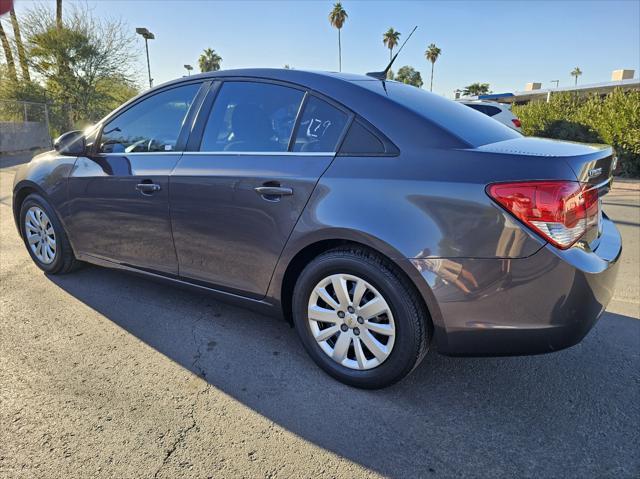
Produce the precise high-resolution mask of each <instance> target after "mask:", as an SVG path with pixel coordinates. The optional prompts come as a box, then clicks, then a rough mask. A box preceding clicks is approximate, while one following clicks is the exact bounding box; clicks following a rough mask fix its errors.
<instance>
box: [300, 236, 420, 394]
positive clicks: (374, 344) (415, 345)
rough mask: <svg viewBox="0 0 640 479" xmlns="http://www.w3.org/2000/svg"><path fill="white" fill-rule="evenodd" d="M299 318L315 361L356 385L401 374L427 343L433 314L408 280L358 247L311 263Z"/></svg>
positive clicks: (384, 382) (370, 385) (383, 382)
mask: <svg viewBox="0 0 640 479" xmlns="http://www.w3.org/2000/svg"><path fill="white" fill-rule="evenodd" d="M293 319H294V323H295V326H296V329H297V332H298V335H299V336H300V339H301V340H302V343H303V345H304V347H305V349H306V350H307V352H308V353H309V355H310V356H311V357H312V359H313V360H314V361H315V362H316V364H318V366H320V367H321V368H322V369H323V370H324V371H326V372H327V373H328V374H330V375H331V376H333V377H334V378H336V379H338V380H339V381H342V382H343V383H346V384H349V385H351V386H355V387H361V388H367V389H375V388H382V387H385V386H388V385H390V384H393V383H395V382H396V381H398V380H400V379H402V378H403V377H404V376H406V375H407V374H409V373H410V372H411V371H412V370H413V369H414V368H415V367H416V366H417V365H418V364H419V363H420V361H421V360H422V358H423V357H424V355H425V353H426V351H427V346H428V342H429V337H428V336H429V328H428V315H427V312H426V311H425V310H424V306H423V305H422V302H421V301H420V300H419V298H418V296H417V293H416V292H415V291H414V289H413V288H412V286H411V285H410V284H409V283H408V280H407V279H406V278H404V277H403V276H402V275H401V274H399V273H398V272H396V270H395V268H394V267H392V266H391V265H390V264H388V263H387V262H386V261H385V260H384V259H382V258H380V257H379V256H377V255H376V254H374V253H371V252H369V251H367V250H364V249H359V248H341V249H336V250H332V251H328V252H326V253H324V254H322V255H320V256H318V257H317V258H315V259H314V260H313V261H311V262H310V263H309V264H308V265H307V266H306V268H305V269H304V270H303V272H302V273H301V275H300V277H299V278H298V281H297V283H296V287H295V289H294V297H293Z"/></svg>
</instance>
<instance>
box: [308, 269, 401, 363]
mask: <svg viewBox="0 0 640 479" xmlns="http://www.w3.org/2000/svg"><path fill="white" fill-rule="evenodd" d="M308 321H309V327H310V328H311V333H312V334H313V337H314V338H315V340H316V341H317V342H318V345H319V346H320V347H321V348H322V350H323V351H324V352H325V354H327V356H329V357H330V358H331V359H333V360H334V361H335V362H337V363H339V364H341V365H343V366H346V367H348V368H351V369H359V370H364V369H372V368H375V367H376V366H379V365H380V364H382V363H383V362H384V361H385V360H386V359H387V358H388V357H389V354H391V350H392V349H393V343H394V341H395V335H396V327H395V323H394V322H393V314H391V308H389V305H388V304H387V301H386V300H385V299H384V297H383V296H382V295H381V294H380V293H379V292H378V290H377V289H375V288H374V287H373V286H371V285H370V284H369V283H367V282H366V281H365V280H363V279H362V278H358V277H357V276H353V275H350V274H334V275H331V276H328V277H326V278H324V279H323V280H322V281H320V282H319V283H318V284H317V285H316V286H315V288H313V292H312V293H311V297H310V298H309V308H308Z"/></svg>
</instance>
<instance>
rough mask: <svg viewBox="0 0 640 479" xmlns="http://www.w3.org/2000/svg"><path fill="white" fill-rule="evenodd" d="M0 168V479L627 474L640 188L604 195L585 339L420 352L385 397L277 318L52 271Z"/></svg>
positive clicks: (638, 326)
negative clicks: (605, 263)
mask: <svg viewBox="0 0 640 479" xmlns="http://www.w3.org/2000/svg"><path fill="white" fill-rule="evenodd" d="M26 158H27V156H26V155H22V156H5V157H3V158H0V384H1V388H0V477H3V478H5V477H9V478H11V477H43V478H46V477H52V478H53V477H56V478H59V477H64V478H75V477H118V478H130V477H149V478H151V477H158V478H178V477H203V478H204V477H220V478H222V477H225V478H226V477H248V478H259V477H269V478H272V477H336V478H343V477H344V478H353V477H380V476H388V477H412V478H414V477H427V478H432V477H434V478H435V477H463V476H465V477H581V478H582V477H615V478H626V477H629V478H630V477H639V476H640V454H639V450H638V449H639V444H640V320H639V318H640V304H639V296H640V283H639V282H640V279H639V278H640V271H639V268H640V257H639V256H640V190H639V189H638V187H637V186H638V183H633V182H625V183H622V182H621V183H619V184H618V186H617V187H616V188H615V189H614V191H613V192H612V193H611V194H610V195H608V197H607V199H606V201H605V211H606V212H607V213H608V214H609V215H610V216H611V217H612V218H613V219H614V220H615V221H616V222H617V223H618V226H619V228H620V231H621V233H622V235H623V240H624V246H625V250H624V254H623V257H622V260H621V262H622V264H621V268H620V273H619V278H618V283H617V287H616V294H615V298H614V301H613V302H612V303H611V305H610V307H609V310H608V312H607V313H605V314H604V316H603V317H602V319H601V320H600V321H599V322H598V324H597V325H596V327H595V328H594V330H593V331H592V332H591V333H590V334H589V335H588V336H587V337H586V338H585V340H584V341H583V342H582V343H580V344H579V345H577V346H575V347H573V348H570V349H568V350H565V351H561V352H557V353H554V354H549V355H543V356H533V357H515V358H478V359H468V358H467V359H465V358H448V357H443V356H439V355H437V354H433V353H429V354H428V355H427V357H426V358H425V360H424V362H423V363H422V365H421V366H420V367H419V368H418V369H417V370H416V371H414V373H413V374H412V375H411V376H410V377H409V378H407V379H406V380H404V381H402V382H401V383H399V384H397V385H396V386H394V387H391V388H388V389H385V390H381V391H360V390H356V389H352V388H349V387H347V386H344V385H342V384H340V383H338V382H336V381H334V380H332V379H330V378H329V377H328V376H326V375H325V374H324V373H322V372H321V371H320V370H319V369H318V368H317V367H316V366H315V365H314V364H313V363H312V362H311V360H310V359H309V358H308V357H307V355H306V354H305V352H304V351H303V349H302V347H301V346H300V345H299V343H298V341H297V338H296V335H295V331H294V330H292V329H291V328H289V326H288V325H287V324H286V323H284V322H282V321H279V320H277V319H273V318H269V317H264V316H260V315H257V314H255V313H252V312H249V311H246V310H243V309H239V308H235V307H232V306H229V305H225V304H223V303H220V302H217V301H216V300H213V299H212V298H211V297H209V296H206V295H203V294H198V293H194V292H191V291H184V290H180V289H175V288H172V287H169V286H166V285H162V284H157V283H154V282H150V281H148V280H145V279H141V278H138V277H136V276H132V275H129V274H126V273H122V272H117V271H111V270H107V269H101V268H97V267H90V266H88V267H85V268H83V269H81V270H80V271H78V272H76V273H73V274H70V275H65V276H55V277H48V276H46V275H44V274H43V273H42V272H41V271H40V270H39V269H37V268H36V267H35V266H34V265H33V264H32V262H31V260H30V258H29V256H28V254H27V252H26V250H25V248H24V245H23V244H22V243H21V241H20V239H19V237H18V235H17V233H16V231H15V228H14V224H13V218H12V214H11V185H12V179H13V174H14V171H15V169H16V168H17V166H18V165H19V164H20V163H22V162H24V161H25V160H26Z"/></svg>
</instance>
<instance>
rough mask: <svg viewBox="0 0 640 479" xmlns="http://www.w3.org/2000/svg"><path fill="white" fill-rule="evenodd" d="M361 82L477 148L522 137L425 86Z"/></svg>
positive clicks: (391, 82)
mask: <svg viewBox="0 0 640 479" xmlns="http://www.w3.org/2000/svg"><path fill="white" fill-rule="evenodd" d="M358 84H359V85H360V86H363V87H365V88H368V89H370V90H373V91H374V92H376V93H378V94H380V95H383V96H386V97H387V98H389V99H391V100H393V101H395V102H396V103H399V104H400V105H402V106H404V107H405V108H407V109H409V110H411V111H413V112H415V113H417V114H418V115H420V116H422V117H424V118H426V119H427V120H429V121H431V122H433V123H434V124H436V125H438V126H440V127H441V128H444V129H445V130H447V131H449V132H450V133H452V134H454V135H456V136H457V137H458V138H460V139H461V140H463V141H464V142H466V143H468V144H469V145H471V146H473V147H478V146H482V145H487V144H489V143H496V142H498V141H504V140H511V139H513V138H519V137H520V136H522V135H521V134H520V133H518V132H516V131H514V130H512V129H511V128H509V127H507V126H505V125H503V124H502V123H500V122H498V121H496V120H493V119H491V118H490V117H488V116H486V115H484V114H482V113H480V112H477V111H475V110H473V109H471V108H468V107H467V106H465V105H462V104H460V103H456V102H454V101H451V100H447V99H446V98H443V97H441V96H440V95H435V94H432V93H429V92H427V91H425V90H423V89H421V88H416V87H414V86H411V85H405V84H404V83H398V82H395V81H387V82H384V84H383V82H365V81H363V82H359V83H358Z"/></svg>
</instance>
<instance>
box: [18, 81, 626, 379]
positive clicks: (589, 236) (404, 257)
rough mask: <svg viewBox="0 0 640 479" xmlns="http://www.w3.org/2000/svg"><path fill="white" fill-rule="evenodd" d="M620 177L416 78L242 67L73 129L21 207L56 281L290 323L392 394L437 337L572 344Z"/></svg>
mask: <svg viewBox="0 0 640 479" xmlns="http://www.w3.org/2000/svg"><path fill="white" fill-rule="evenodd" d="M614 168H615V156H614V154H613V151H612V149H611V148H610V147H608V146H602V145H582V144H576V143H565V142H557V141H551V140H544V139H537V138H525V137H523V136H522V135H520V134H519V133H517V132H516V131H514V130H512V129H510V128H507V127H505V126H504V125H502V124H500V123H498V122H495V121H493V120H491V119H490V118H489V117H487V116H485V115H483V114H482V113H479V112H477V111H474V110H472V109H470V108H468V107H466V106H464V105H460V104H457V103H455V102H453V101H449V100H446V99H444V98H441V97H439V96H437V95H433V94H430V93H427V92H425V91H423V90H421V89H418V88H415V87H412V86H408V85H404V84H401V83H396V82H393V81H382V80H379V79H375V78H371V77H368V76H359V75H348V74H335V73H317V72H304V71H298V70H270V69H249V70H229V71H221V72H215V73H206V74H202V75H197V76H192V77H188V78H183V79H180V80H177V81H174V82H170V83H168V84H165V85H162V86H160V87H157V88H155V89H153V90H150V91H147V92H145V93H143V94H141V95H140V96H138V97H136V98H134V99H132V100H131V101H129V102H128V103H126V104H125V105H123V106H122V107H120V108H119V109H117V110H116V111H114V112H113V113H111V114H110V115H108V116H107V117H106V118H104V119H103V120H102V121H100V122H99V123H98V124H97V125H95V127H93V128H91V129H88V130H87V131H85V132H69V133H67V134H65V135H63V136H61V137H60V138H59V139H58V140H57V141H56V143H55V150H54V151H51V152H48V153H44V154H41V155H38V156H36V157H35V158H34V159H33V160H32V161H31V162H30V163H28V164H27V165H24V166H23V167H22V169H21V170H20V171H19V172H18V174H17V175H16V179H15V184H14V202H13V205H14V215H15V221H16V225H17V227H18V230H19V233H20V235H21V237H22V239H23V240H24V243H25V246H26V248H27V250H28V252H29V254H30V255H31V257H32V258H33V260H34V262H35V263H36V264H37V265H38V266H39V267H40V268H41V269H42V270H44V271H45V272H46V273H48V274H59V273H67V272H70V271H72V270H73V269H74V268H75V267H77V266H78V265H79V264H81V263H82V262H88V263H93V264H97V265H101V266H106V267H111V268H119V269H123V270H127V271H131V272H135V273H137V274H140V275H143V276H147V277H151V278H155V279H162V280H165V281H168V282H171V283H174V284H176V285H187V286H190V287H193V288H197V289H199V290H202V291H204V292H207V293H210V294H214V295H216V296H218V297H219V298H222V299H225V300H228V301H233V302H235V303H240V304H243V305H245V306H247V307H250V308H254V309H257V310H259V311H261V312H265V313H268V314H275V315H280V316H282V317H283V318H285V319H286V320H288V321H290V322H291V323H292V324H293V325H294V326H295V328H296V330H297V332H298V334H299V337H300V339H301V341H302V344H303V345H304V347H305V349H306V350H307V351H308V353H309V354H310V356H311V357H312V358H313V360H314V361H315V362H316V363H317V364H318V365H319V366H320V367H321V368H322V369H324V370H325V371H326V372H327V373H329V374H330V375H332V376H333V377H335V378H337V379H338V380H340V381H343V382H345V383H347V384H350V385H352V386H356V387H363V388H379V387H384V386H387V385H389V384H392V383H394V382H395V381H398V380H399V379H401V378H403V377H404V376H406V375H407V374H408V373H409V372H411V371H412V370H413V369H414V368H415V367H416V366H417V365H418V364H419V363H420V361H421V360H422V359H423V357H424V356H425V353H426V352H427V350H428V348H429V347H430V346H431V347H433V348H435V349H437V351H439V352H440V353H443V354H449V355H514V354H535V353H543V352H550V351H556V350H558V349H562V348H565V347H568V346H571V345H574V344H576V343H577V342H579V341H580V340H581V339H582V338H583V337H584V335H585V334H587V332H588V331H589V330H590V329H591V327H592V326H593V324H594V323H595V321H596V320H597V319H598V317H599V316H600V315H601V314H602V312H603V311H604V309H605V307H606V305H607V303H608V302H609V300H610V299H611V296H612V294H613V284H614V281H615V276H616V271H617V265H618V264H617V261H618V259H619V257H620V254H621V251H622V245H621V240H620V235H619V234H618V231H617V230H616V228H615V226H614V225H613V223H612V222H611V221H609V219H608V218H607V217H606V215H604V214H603V212H602V209H601V206H600V198H601V197H602V196H603V195H604V194H606V193H607V191H608V190H609V187H610V182H611V175H612V171H613V169H614ZM258 367H260V366H258Z"/></svg>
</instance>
